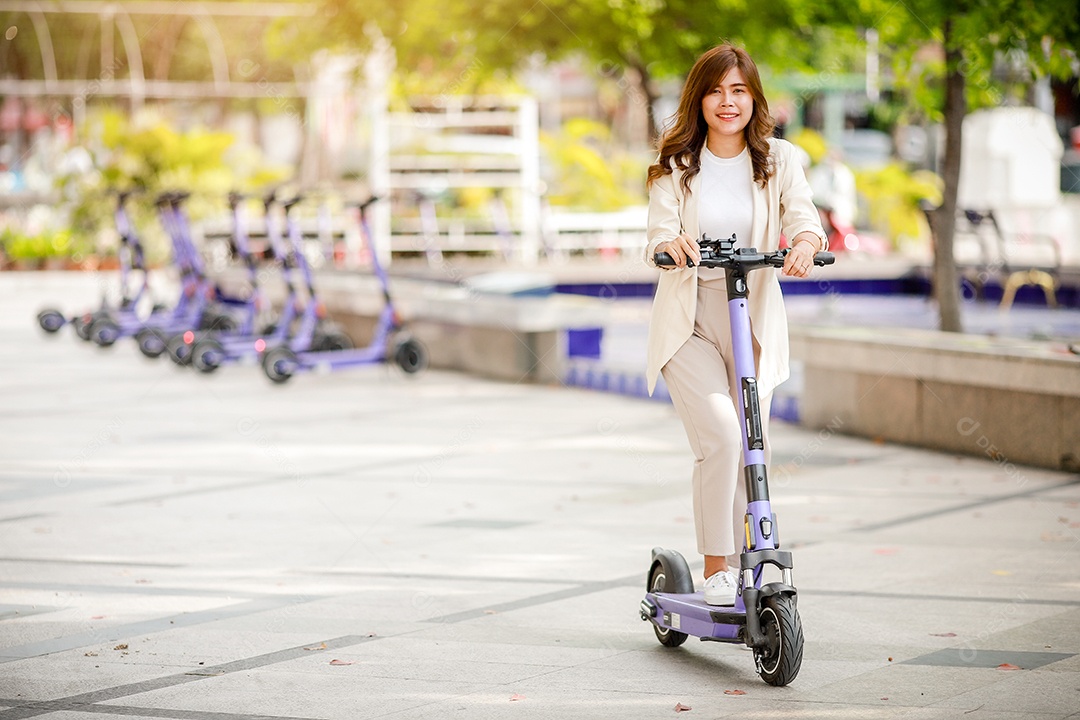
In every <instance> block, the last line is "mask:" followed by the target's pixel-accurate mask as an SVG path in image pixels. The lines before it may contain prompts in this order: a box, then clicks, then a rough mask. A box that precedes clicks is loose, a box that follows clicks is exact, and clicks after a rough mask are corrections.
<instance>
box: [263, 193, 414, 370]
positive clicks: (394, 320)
mask: <svg viewBox="0 0 1080 720" xmlns="http://www.w3.org/2000/svg"><path fill="white" fill-rule="evenodd" d="M377 200H378V198H377V197H372V198H369V199H367V200H366V201H364V202H362V203H359V204H358V205H355V206H354V207H357V208H358V209H359V211H360V226H361V228H362V229H363V231H364V236H365V237H366V238H367V241H368V245H369V247H370V249H371V264H372V267H373V268H374V270H375V277H376V278H377V279H378V281H379V285H380V286H381V287H382V294H383V299H384V301H385V304H384V305H383V308H382V311H381V312H380V313H379V318H378V320H377V321H376V323H375V332H374V337H372V339H371V344H369V345H368V346H367V347H361V348H340V349H337V348H334V347H332V346H326V345H323V347H322V348H320V343H316V341H315V340H316V332H317V329H318V325H317V319H318V318H317V315H315V314H311V313H308V312H306V311H305V313H304V314H303V316H302V317H301V318H300V327H299V328H298V329H297V331H296V332H295V333H294V334H293V335H292V336H290V337H289V339H288V341H287V342H285V343H282V344H281V345H278V346H276V347H273V348H267V350H266V353H265V354H264V355H263V356H262V368H263V372H264V373H266V377H268V378H270V379H271V380H272V381H274V382H275V383H284V382H286V381H287V380H288V379H289V378H291V377H292V376H293V375H295V374H297V373H301V372H308V371H311V370H314V369H316V368H325V369H327V370H341V369H343V368H348V367H357V366H359V365H370V364H373V363H381V362H386V361H388V360H393V362H395V363H397V365H398V367H400V368H401V369H402V370H404V371H405V372H406V373H409V374H412V373H417V372H420V371H421V370H423V369H424V368H425V367H427V349H426V348H425V347H424V346H423V344H421V343H420V341H419V340H416V339H415V338H412V337H410V336H409V335H408V334H407V333H406V332H405V328H404V323H403V322H402V320H401V317H400V316H399V315H398V312H397V310H396V309H395V308H394V301H393V298H392V297H391V296H390V278H389V277H388V276H387V274H386V270H385V269H384V268H383V266H382V263H380V262H379V255H378V253H377V252H376V250H375V247H374V243H373V242H372V235H371V231H370V228H369V226H368V222H367V209H368V207H369V206H370V205H371V204H372V203H374V202H375V201H377ZM289 236H290V237H289V239H290V241H291V243H292V249H293V254H294V256H295V257H296V260H297V263H298V264H299V267H300V270H301V272H302V274H303V277H304V279H305V281H306V282H307V286H308V295H309V299H308V304H309V305H308V306H309V308H310V307H315V306H319V307H321V304H320V303H319V300H318V297H317V295H316V293H315V287H314V283H313V279H312V272H311V268H310V266H309V265H308V263H307V260H306V258H305V257H304V252H303V247H301V237H300V232H299V229H298V227H297V226H296V225H292V226H291V227H290V233H289Z"/></svg>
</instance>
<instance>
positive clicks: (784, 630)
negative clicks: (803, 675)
mask: <svg viewBox="0 0 1080 720" xmlns="http://www.w3.org/2000/svg"><path fill="white" fill-rule="evenodd" d="M760 619H761V631H762V632H763V633H764V634H765V638H766V640H767V642H766V644H765V647H761V648H754V659H755V660H757V663H758V668H759V672H758V674H759V675H761V679H762V680H764V681H765V682H767V683H768V684H770V685H777V686H783V685H787V684H788V683H790V682H791V681H792V680H794V679H795V676H796V675H798V674H799V668H801V667H802V653H803V632H802V621H801V620H799V609H798V608H797V607H796V605H795V598H793V597H791V596H790V595H783V596H781V595H773V596H771V597H769V598H766V599H765V602H764V603H762V608H761V615H760Z"/></svg>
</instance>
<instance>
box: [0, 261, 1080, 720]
mask: <svg viewBox="0 0 1080 720" xmlns="http://www.w3.org/2000/svg"><path fill="white" fill-rule="evenodd" d="M14 277H20V276H17V275H10V274H5V275H3V276H0V304H2V307H3V310H4V311H3V312H0V331H4V332H5V333H6V334H5V338H6V339H7V340H10V342H5V343H3V344H0V363H3V364H4V367H5V368H9V371H8V372H7V373H5V375H4V376H3V378H2V380H0V396H3V397H4V403H5V412H4V413H3V416H2V417H0V439H2V442H4V443H5V444H4V448H3V452H2V453H0V547H3V548H18V557H17V558H16V557H14V556H15V553H14V551H5V552H4V553H0V556H10V558H9V559H10V560H11V561H9V562H5V560H4V558H3V557H0V604H2V605H7V606H13V605H29V606H33V605H35V604H38V605H40V606H42V607H47V608H49V609H50V610H51V612H47V613H40V614H37V615H32V616H27V617H20V618H15V619H5V620H2V621H0V657H2V656H3V650H4V647H5V646H6V647H8V648H11V647H14V646H15V645H16V644H18V643H20V642H30V641H39V640H48V639H50V638H51V637H69V636H71V635H72V634H73V633H74V634H78V633H86V632H87V631H88V628H89V627H90V625H89V622H88V619H89V618H93V617H95V616H99V615H102V616H105V617H104V618H103V620H102V621H100V622H103V623H105V624H106V625H108V624H109V623H113V622H122V623H129V624H132V625H133V626H134V625H135V624H137V623H141V622H145V623H153V622H155V619H158V620H160V618H166V619H167V618H169V617H172V616H173V615H177V616H180V615H182V614H183V613H198V612H201V611H204V610H205V609H206V607H207V606H210V607H216V606H218V605H222V604H225V603H230V602H232V603H244V602H251V601H253V600H259V601H263V600H266V601H271V602H270V604H271V605H273V602H276V601H282V602H284V603H285V604H283V605H281V606H276V607H269V608H268V609H264V610H262V611H260V612H252V613H250V614H246V615H242V616H236V617H230V618H227V619H224V620H221V621H218V622H212V623H211V622H208V623H205V624H200V625H191V626H186V627H176V628H161V629H159V630H157V631H155V632H149V631H147V630H146V629H145V627H149V626H145V627H144V629H143V630H141V631H139V632H134V634H133V637H132V638H129V639H128V640H129V642H128V644H129V649H128V651H127V652H128V655H126V656H124V655H122V654H120V652H119V651H113V650H112V646H111V645H107V644H106V643H102V642H92V643H90V644H89V645H87V648H91V647H92V648H95V649H96V651H97V652H98V656H97V657H85V656H84V655H83V654H82V653H83V651H84V650H85V649H84V648H79V649H74V650H69V651H66V652H54V653H51V654H45V655H42V656H40V657H35V658H30V659H27V660H24V661H19V662H10V663H4V664H3V665H2V666H0V678H3V679H5V680H6V679H7V676H6V675H5V674H4V673H5V672H6V671H7V670H9V669H13V668H20V667H22V668H23V669H22V670H20V671H19V672H20V673H21V675H18V676H17V677H18V678H20V680H19V682H20V685H21V684H24V683H23V681H24V680H25V681H32V682H33V685H32V686H31V687H32V688H33V689H34V691H35V692H36V693H37V694H38V696H39V697H59V696H63V695H65V694H69V693H70V692H77V691H79V690H80V689H81V686H79V685H78V684H77V683H76V682H75V681H74V680H72V678H71V677H69V676H73V675H76V674H77V671H78V670H82V669H85V668H84V664H83V661H96V664H97V665H100V666H101V667H99V668H95V672H97V673H104V674H103V675H100V676H97V675H87V678H84V679H87V680H95V681H96V680H97V679H100V678H108V681H107V684H112V685H117V684H124V683H128V682H141V681H143V680H145V679H149V678H150V677H152V673H154V672H158V673H161V674H166V675H168V674H173V673H175V672H181V671H184V670H186V669H188V668H189V667H193V666H194V667H196V668H198V667H200V666H198V664H197V663H198V662H204V663H205V662H210V663H219V664H220V663H221V662H226V661H228V660H232V659H239V658H243V657H248V658H257V657H259V656H260V655H265V653H268V652H270V653H272V652H274V651H275V650H278V649H281V648H286V647H297V646H303V645H306V644H308V643H311V644H314V643H317V642H318V641H319V640H321V639H332V638H336V637H342V636H348V635H365V634H366V633H368V632H375V633H377V634H378V636H379V639H378V640H377V641H374V642H367V643H364V644H363V645H360V646H356V647H348V648H343V649H341V650H337V651H334V653H333V654H334V656H335V657H338V656H340V657H339V659H344V660H346V661H352V662H353V663H354V664H353V665H348V666H330V665H329V659H330V658H328V657H327V656H326V655H324V654H322V653H321V652H320V651H312V653H311V654H310V655H309V654H303V655H302V656H301V657H299V658H296V659H294V660H283V661H281V662H277V663H275V664H271V665H267V666H261V667H253V668H251V669H248V670H237V671H236V672H232V673H230V674H229V675H226V676H220V677H213V678H203V679H199V680H197V681H194V682H192V683H189V684H186V685H184V686H178V687H172V688H168V689H167V690H159V691H154V692H138V687H136V688H134V689H133V690H132V692H133V693H136V694H132V695H130V696H127V697H124V698H120V699H118V700H115V701H113V702H114V703H117V704H124V705H126V706H128V707H159V708H173V709H181V710H189V709H190V710H192V711H193V712H238V713H252V712H265V713H269V714H274V715H279V716H281V715H292V716H295V717H311V718H337V717H341V718H349V719H350V720H354V719H355V718H362V717H369V716H375V715H378V714H380V713H385V712H392V711H399V712H400V713H401V714H402V715H403V716H407V717H423V718H426V717H435V716H438V717H440V718H442V717H447V716H458V717H469V718H474V717H480V718H484V717H500V718H501V717H506V716H508V715H520V716H522V717H543V718H548V717H554V716H557V717H571V718H573V717H615V716H617V717H620V718H637V717H641V718H645V717H655V716H656V715H657V714H659V715H661V716H662V715H666V714H668V713H671V712H673V708H674V704H675V702H682V703H683V704H684V705H689V706H692V707H694V711H693V712H692V714H691V715H692V717H716V718H720V717H751V718H765V717H768V718H776V717H792V718H796V717H797V718H816V717H821V718H859V719H860V720H861V719H862V718H911V719H912V720H945V719H946V718H948V719H949V720H954V718H955V716H956V713H957V712H966V711H967V710H970V709H972V708H974V707H976V706H977V705H978V703H976V702H974V700H976V699H978V698H980V697H981V696H980V695H979V693H986V699H985V705H983V706H982V707H981V709H979V710H977V711H976V712H974V713H971V714H970V715H965V717H980V716H981V717H985V718H987V720H1007V719H1008V718H1012V717H1016V716H1017V713H1019V714H1020V715H1021V716H1024V717H1034V718H1055V719H1056V718H1059V717H1061V716H1062V715H1063V714H1064V713H1063V712H1060V711H1058V710H1055V709H1052V710H1049V711H1048V712H1045V713H1043V712H1040V710H1042V709H1046V707H1043V706H1038V705H1032V706H1031V707H1027V708H1026V709H1025V710H1024V711H1022V712H1021V711H1019V710H1017V706H1016V705H1015V704H1014V703H1013V702H1012V700H1011V698H1012V697H1013V696H1017V695H1024V694H1035V695H1040V694H1041V695H1043V696H1045V697H1048V698H1059V699H1060V692H1059V690H1060V688H1067V687H1068V684H1069V683H1070V682H1072V675H1073V673H1075V672H1077V671H1078V670H1080V655H1078V656H1076V657H1073V658H1070V659H1068V660H1062V661H1060V662H1056V663H1053V664H1051V665H1047V666H1045V667H1043V668H1041V669H1040V670H1038V671H1035V672H1026V671H1025V672H1022V673H1017V674H1008V675H995V674H993V672H996V671H993V672H992V671H989V670H987V671H980V670H966V669H961V668H926V667H921V668H920V667H917V666H898V665H897V663H899V662H901V661H902V660H906V659H911V658H918V657H922V656H925V655H927V654H929V653H932V652H934V651H937V650H941V649H943V648H950V647H961V646H966V645H970V646H971V647H973V648H975V649H977V650H1004V651H1010V650H1011V651H1017V652H1021V651H1024V652H1037V651H1040V650H1041V649H1043V648H1042V647H1041V645H1045V644H1050V645H1053V646H1054V647H1053V649H1052V651H1058V652H1072V651H1073V650H1074V647H1075V646H1077V645H1080V638H1077V637H1075V635H1076V633H1075V632H1074V629H1075V627H1080V623H1077V622H1076V620H1077V617H1074V616H1075V615H1076V613H1077V611H1078V610H1080V607H1078V606H1077V605H1076V604H1075V603H1076V602H1077V598H1078V597H1080V575H1078V573H1077V571H1076V570H1075V568H1076V567H1080V563H1077V562H1076V560H1077V559H1080V545H1077V544H1075V543H1073V542H1072V541H1071V540H1070V537H1071V536H1070V532H1075V531H1076V529H1075V528H1072V527H1071V525H1072V524H1073V522H1074V521H1075V522H1080V509H1078V508H1080V486H1066V485H1063V484H1062V483H1065V482H1068V481H1070V480H1072V479H1074V476H1069V475H1065V474H1061V473H1053V472H1050V471H1041V470H1035V469H1031V468H1019V467H1013V468H1009V467H1008V466H1005V465H1001V464H997V463H994V462H991V461H990V460H989V459H979V458H961V457H956V456H952V455H949V454H947V453H937V452H926V451H923V450H920V449H918V448H907V447H899V446H891V445H884V444H879V443H874V442H872V441H868V440H865V439H860V438H850V437H844V436H841V435H837V434H827V435H822V433H821V432H819V431H818V430H806V429H803V428H799V427H796V426H791V425H787V424H785V423H780V422H778V423H775V424H774V425H773V428H772V440H773V449H774V457H775V459H776V463H775V464H774V468H773V472H772V474H771V477H772V481H773V482H772V485H773V495H774V503H775V506H776V509H777V512H778V515H779V518H780V525H781V535H782V536H783V538H784V541H785V544H786V546H787V547H789V548H793V547H795V548H796V551H795V562H796V568H795V582H796V585H797V586H798V587H799V588H800V590H801V591H802V594H801V595H800V600H799V607H800V614H801V615H802V620H803V625H804V632H805V634H806V650H805V655H804V667H803V669H802V672H801V673H800V675H799V677H798V678H797V679H796V681H795V682H794V683H792V685H791V686H790V687H788V688H770V687H768V686H766V685H765V684H764V683H762V682H761V680H760V679H759V678H758V677H757V675H756V674H755V673H754V666H753V660H752V656H751V654H750V653H748V652H746V651H744V650H740V649H738V648H736V647H732V646H724V645H718V644H705V643H699V642H697V641H690V642H688V643H687V645H685V646H683V647H682V648H679V649H678V650H675V651H669V650H668V649H666V648H662V647H661V646H659V644H658V643H657V642H656V640H655V638H654V636H653V634H652V632H651V629H650V628H649V626H648V625H646V624H644V623H642V622H641V621H640V620H639V619H638V617H637V605H638V603H639V601H640V599H641V595H642V591H643V585H644V575H645V572H646V570H647V566H648V560H649V551H650V549H651V548H652V547H653V546H656V545H660V546H664V547H671V548H675V549H679V550H680V551H682V552H684V554H685V555H686V557H687V559H688V560H689V561H690V562H691V564H692V566H693V567H694V573H695V575H699V574H700V572H699V571H700V562H701V559H700V558H699V557H697V555H696V553H694V552H693V550H694V535H693V525H692V521H691V516H692V512H691V510H690V502H689V501H690V493H689V484H690V481H689V477H690V457H689V451H688V449H687V446H686V440H685V437H684V436H683V434H682V429H681V424H680V423H679V421H678V419H677V418H676V417H675V414H674V412H673V410H672V408H671V407H670V406H668V405H665V404H662V403H654V402H641V401H638V400H634V399H630V398H625V397H619V396H615V395H606V394H599V393H592V392H584V391H579V390H566V389H562V388H558V387H537V386H529V385H524V384H521V385H515V384H507V383H497V382H489V381H484V380H477V379H475V378H469V377H464V376H459V375H455V374H453V373H445V372H438V371H432V372H428V373H425V374H424V375H422V376H421V377H417V378H411V379H405V378H403V377H401V376H400V375H399V374H394V373H390V372H386V371H385V369H384V368H365V369H364V370H360V371H357V372H353V373H347V374H337V375H317V374H316V375H310V376H305V377H303V378H297V381H296V382H294V383H290V385H287V386H285V387H282V388H274V387H271V386H269V385H268V384H267V382H266V380H265V378H263V377H261V376H260V374H259V373H258V371H257V370H256V369H254V368H225V369H223V371H222V372H221V373H219V374H217V375H215V376H213V377H198V376H195V375H193V374H192V373H187V372H182V371H181V370H180V369H179V368H173V367H170V366H169V365H168V364H163V363H153V362H144V360H143V359H142V358H141V357H139V355H138V353H137V351H135V349H134V348H132V347H131V346H130V344H129V343H128V344H124V345H122V346H121V347H117V348H115V349H114V351H112V352H108V351H103V352H98V351H97V350H96V349H95V348H90V347H87V346H85V345H83V344H81V343H76V342H75V341H74V340H72V338H71V337H70V336H67V335H66V334H65V335H64V336H61V337H56V338H52V339H51V340H52V341H50V339H47V338H42V337H41V336H40V334H39V333H38V331H37V330H36V328H34V326H33V323H32V317H33V314H34V312H35V311H36V303H37V302H38V301H39V300H40V301H41V302H42V303H45V302H46V301H50V302H51V301H52V300H54V299H55V298H53V297H49V296H50V292H49V291H48V288H49V287H50V286H48V285H47V284H45V285H41V286H40V287H38V286H37V285H35V284H34V283H28V284H24V285H20V287H21V288H22V290H19V291H17V292H16V291H13V290H12V289H11V287H12V286H11V285H10V282H11V278H14ZM43 277H44V276H43ZM91 285H93V283H91ZM56 287H59V286H56ZM35 288H38V289H35ZM35 298H36V299H35ZM76 300H78V298H72V301H73V302H74V301H76ZM1042 486H1045V487H1046V488H1047V489H1045V490H1040V492H1038V493H1037V494H1034V495H1031V496H1030V497H1024V498H1015V499H1012V500H1005V501H1003V500H1001V498H1003V497H1005V496H1006V495H1008V494H1009V493H1015V492H1018V491H1025V490H1027V489H1033V488H1041V487H1042ZM973 503H981V504H979V505H978V506H977V507H976V506H973V507H970V508H967V509H965V507H964V506H965V505H971V504H973ZM935 512H937V513H939V514H938V515H928V513H935ZM920 515H926V517H924V518H923V519H919V518H920ZM20 518H21V519H20ZM1062 518H1064V520H1062ZM498 522H512V523H519V524H518V525H514V526H511V527H502V528H499V527H495V526H494V525H493V524H492V523H498ZM892 522H897V524H894V525H892V526H888V525H886V523H892ZM447 523H449V524H447ZM874 523H877V524H879V525H881V527H878V528H877V529H873V525H874ZM867 527H871V531H869V532H867V531H865V530H864V529H862V528H867ZM1044 534H1045V537H1046V539H1044ZM800 543H801V544H802V547H796V546H797V545H798V544H800ZM20 558H21V559H20ZM35 558H38V559H40V560H42V561H43V562H33V560H34V559H35ZM80 560H89V561H94V562H84V563H80ZM139 563H142V564H141V565H140V564H139ZM1006 573H1007V574H1006ZM696 579H697V581H698V582H699V583H700V580H701V578H700V577H697V578H696ZM594 582H610V584H609V585H607V586H601V587H603V589H601V590H598V591H596V592H586V591H587V590H588V589H590V588H596V587H598V586H595V585H590V583H594ZM842 593H846V594H842ZM939 596H941V597H939ZM289 598H294V600H292V601H290V600H289ZM976 598H984V599H988V600H990V601H988V602H978V601H976V600H975V599H976ZM1050 600H1054V601H1059V602H1058V603H1057V604H1054V603H1052V602H1045V601H1050ZM1069 603H1073V604H1069ZM485 611H489V612H485ZM440 619H441V621H439V622H432V621H433V620H440ZM94 622H98V621H94ZM16 631H19V632H21V633H23V634H22V635H17V634H16ZM946 633H954V634H955V636H953V637H939V636H938V635H942V634H946ZM889 657H892V658H893V662H892V663H890V662H889V661H888V658H889ZM155 663H157V664H156V665H155ZM202 667H208V666H206V665H204V666H202ZM971 673H974V674H971ZM979 673H983V674H981V675H980V674H979ZM985 673H990V674H989V675H986V674H985ZM1043 677H1048V678H1050V679H1040V678H1043ZM1005 680H1007V681H1008V682H1009V685H1008V686H1007V687H1003V689H1002V690H1001V691H1000V692H999V691H998V684H999V683H1001V682H1003V681H1005ZM10 687H11V685H10V684H9V685H8V686H4V685H3V684H0V690H3V689H7V688H10ZM90 687H100V685H93V684H91V685H90ZM146 687H149V686H146ZM73 688H74V689H73ZM733 688H738V689H741V690H743V691H745V692H746V693H747V694H746V695H744V696H727V695H724V694H723V691H724V690H725V689H733ZM928 688H929V689H928ZM1044 688H1048V689H1045V691H1044ZM1006 691H1007V692H1006ZM515 693H517V694H520V695H523V696H524V697H525V699H524V700H515V701H511V700H510V697H511V696H513V695H514V694H515ZM5 694H6V693H4V692H0V699H2V698H3V696H4V695H5ZM882 697H889V700H887V701H886V700H881V698H882ZM958 698H962V699H963V702H964V703H967V702H968V701H971V703H972V704H970V705H967V704H964V705H962V706H961V705H956V706H954V705H952V704H951V703H952V702H953V701H956V700H957V699H958ZM979 702H983V700H979ZM1048 704H1049V705H1050V707H1053V705H1052V703H1049V701H1048ZM961 707H962V710H961ZM100 709H101V708H95V710H100ZM1014 711H1015V712H1014ZM1028 711H1030V713H1028ZM1025 713H1027V714H1025ZM64 715H70V716H74V715H79V716H80V717H89V715H87V714H85V713H52V714H51V715H50V716H51V717H56V716H64ZM95 715H96V716H97V717H103V716H109V715H108V714H105V715H102V714H98V713H95ZM118 716H119V715H118Z"/></svg>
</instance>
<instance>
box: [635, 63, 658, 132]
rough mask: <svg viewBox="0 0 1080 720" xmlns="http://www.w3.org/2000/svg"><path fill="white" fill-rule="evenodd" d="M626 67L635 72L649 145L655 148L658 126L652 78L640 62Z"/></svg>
mask: <svg viewBox="0 0 1080 720" xmlns="http://www.w3.org/2000/svg"><path fill="white" fill-rule="evenodd" d="M627 65H629V66H630V67H632V68H634V71H635V72H637V76H638V83H639V84H640V90H641V95H642V97H643V98H644V99H645V114H646V116H648V119H649V144H650V145H652V146H654V147H655V146H656V144H657V143H658V142H659V140H660V125H659V124H658V123H657V122H656V100H657V95H656V93H655V92H653V89H652V76H650V75H649V69H648V68H647V67H645V63H643V62H641V61H640V60H637V59H635V60H630V61H628V62H627Z"/></svg>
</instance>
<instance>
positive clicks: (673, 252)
mask: <svg viewBox="0 0 1080 720" xmlns="http://www.w3.org/2000/svg"><path fill="white" fill-rule="evenodd" d="M656 252H658V253H662V252H666V253H667V254H668V255H670V256H671V259H672V260H674V261H675V267H678V268H684V267H686V259H687V258H690V259H692V260H693V261H694V264H695V265H697V264H699V263H700V262H701V248H700V247H698V244H697V243H696V242H694V241H693V239H692V238H691V237H690V236H689V235H687V234H686V233H682V234H681V235H679V237H677V238H675V239H674V240H668V241H667V242H663V243H660V244H659V245H657V246H656Z"/></svg>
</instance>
